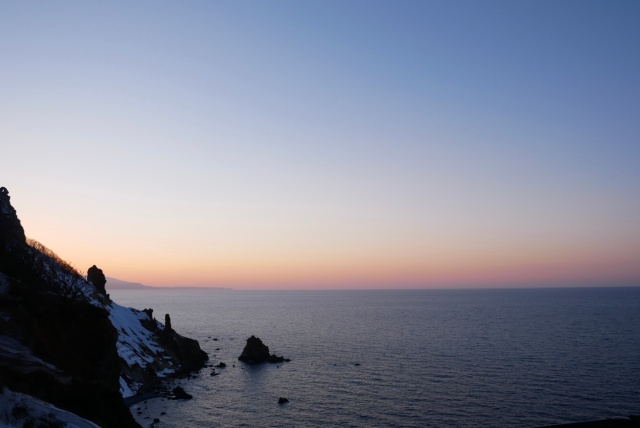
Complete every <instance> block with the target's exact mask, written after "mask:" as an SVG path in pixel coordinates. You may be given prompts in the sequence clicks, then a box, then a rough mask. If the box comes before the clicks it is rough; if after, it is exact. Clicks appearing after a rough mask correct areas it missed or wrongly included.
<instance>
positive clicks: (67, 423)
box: [0, 388, 100, 428]
mask: <svg viewBox="0 0 640 428" xmlns="http://www.w3.org/2000/svg"><path fill="white" fill-rule="evenodd" d="M22 426H24V427H27V426H31V427H60V428H100V427H98V425H96V424H94V423H93V422H89V421H88V420H86V419H83V418H81V417H80V416H77V415H74V414H73V413H69V412H67V411H65V410H62V409H59V408H57V407H56V406H54V405H53V404H49V403H45V402H44V401H41V400H38V399H37V398H33V397H32V396H30V395H26V394H21V393H18V392H13V391H10V390H9V389H7V388H3V389H2V390H1V391H0V427H22Z"/></svg>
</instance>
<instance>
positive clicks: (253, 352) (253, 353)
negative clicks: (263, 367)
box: [238, 336, 290, 363]
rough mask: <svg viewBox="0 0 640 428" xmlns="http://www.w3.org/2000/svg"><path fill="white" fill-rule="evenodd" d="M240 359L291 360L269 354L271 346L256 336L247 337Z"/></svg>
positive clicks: (251, 360)
mask: <svg viewBox="0 0 640 428" xmlns="http://www.w3.org/2000/svg"><path fill="white" fill-rule="evenodd" d="M238 359H239V360H240V361H243V362H245V363H264V362H267V363H282V362H287V361H290V360H289V359H287V358H284V357H278V356H277V355H275V354H273V355H271V354H269V347H268V346H267V345H265V344H264V343H262V340H260V339H259V338H257V337H255V336H251V337H250V338H248V339H247V344H246V345H245V347H244V349H243V350H242V354H241V355H240V356H239V357H238Z"/></svg>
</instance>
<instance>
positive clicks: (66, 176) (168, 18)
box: [0, 0, 640, 289]
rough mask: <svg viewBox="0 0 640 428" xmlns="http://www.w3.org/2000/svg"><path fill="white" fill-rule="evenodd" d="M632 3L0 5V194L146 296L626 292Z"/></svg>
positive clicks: (631, 230) (635, 256)
mask: <svg viewBox="0 0 640 428" xmlns="http://www.w3.org/2000/svg"><path fill="white" fill-rule="evenodd" d="M638 22H640V2H638V1H635V0H634V1H604V0H603V1H584V0H579V1H568V0H563V1H426V0H424V1H422V0H420V1H373V0H366V1H351V0H341V1H327V0H322V1H298V0H295V1H284V0H283V1H280V0H278V1H275V0H274V1H184V2H162V1H149V2H144V1H135V2H128V1H127V2H118V1H109V2H87V1H77V2H69V1H57V2H41V1H32V2H26V1H3V2H1V3H0V165H1V167H0V186H5V187H7V188H8V189H9V191H10V194H11V197H12V203H13V205H14V207H15V208H16V209H17V211H18V215H19V217H20V218H21V220H22V223H23V226H24V227H25V230H26V233H27V235H28V236H29V237H31V238H34V239H37V240H38V241H40V242H42V243H43V244H45V245H46V246H48V247H49V248H51V249H52V250H54V251H56V252H57V253H58V254H59V255H60V256H61V257H63V258H64V259H67V260H69V261H70V262H71V263H73V264H74V265H75V266H77V267H78V268H80V269H81V270H82V271H86V269H87V268H88V267H89V266H91V265H93V264H97V265H98V266H99V267H101V268H102V269H103V270H104V271H105V273H106V275H107V276H111V277H116V278H120V279H124V280H129V281H136V282H142V283H145V284H147V285H160V286H162V285H173V286H176V285H189V286H205V285H210V286H224V287H233V288H237V289H242V288H394V287H399V288H413V287H460V286H464V287H475V286H498V287H505V286H535V285H538V286H555V285H620V284H625V285H630V284H636V285H638V284H640V54H639V53H638V52H639V46H640V25H638Z"/></svg>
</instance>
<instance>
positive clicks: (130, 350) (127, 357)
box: [107, 303, 177, 398]
mask: <svg viewBox="0 0 640 428" xmlns="http://www.w3.org/2000/svg"><path fill="white" fill-rule="evenodd" d="M107 310H108V311H109V319H110V320H111V324H113V326H114V327H115V329H116V330H117V331H118V344H117V347H118V355H119V356H120V358H121V360H122V363H123V364H124V366H123V375H122V376H121V377H120V392H121V393H122V396H123V397H124V398H127V397H130V396H132V395H135V394H136V392H138V389H139V388H140V386H141V384H140V379H136V378H135V377H136V373H140V372H145V371H147V372H148V370H153V371H154V372H155V373H156V376H158V377H164V376H165V375H167V374H170V373H174V372H175V369H176V365H177V363H176V362H175V361H174V360H173V359H172V358H171V357H170V356H169V355H168V354H167V353H166V352H165V350H164V349H163V348H162V346H160V344H159V343H158V341H157V340H158V335H157V332H159V331H162V329H163V327H164V326H163V325H162V324H161V323H159V322H158V321H156V320H154V319H151V318H149V314H148V313H147V312H144V311H139V310H137V309H133V308H125V307H123V306H120V305H118V304H117V303H110V304H109V305H108V306H107ZM143 322H144V323H145V324H147V326H150V327H151V328H152V329H153V330H154V331H153V332H152V331H151V330H149V329H148V328H147V327H145V326H144V325H143Z"/></svg>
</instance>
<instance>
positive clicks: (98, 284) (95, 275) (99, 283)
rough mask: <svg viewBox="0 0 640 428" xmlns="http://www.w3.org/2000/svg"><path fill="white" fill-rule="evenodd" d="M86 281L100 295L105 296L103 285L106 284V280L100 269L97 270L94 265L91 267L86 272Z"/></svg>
mask: <svg viewBox="0 0 640 428" xmlns="http://www.w3.org/2000/svg"><path fill="white" fill-rule="evenodd" d="M87 281H89V282H90V283H91V284H92V285H93V286H94V287H95V288H96V290H98V292H100V294H103V295H106V294H107V290H106V288H105V285H106V284H107V278H105V276H104V273H103V272H102V269H98V267H97V266H96V265H93V266H91V267H90V268H89V270H88V271H87Z"/></svg>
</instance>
